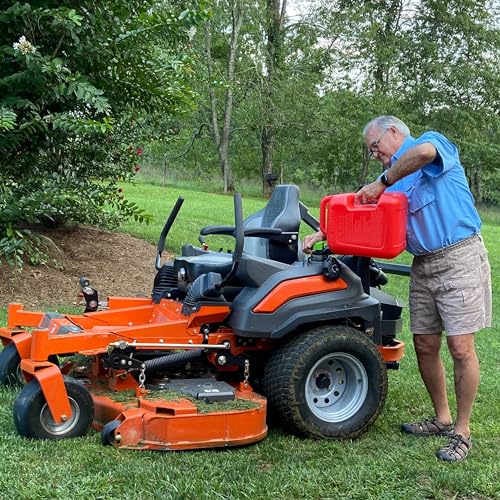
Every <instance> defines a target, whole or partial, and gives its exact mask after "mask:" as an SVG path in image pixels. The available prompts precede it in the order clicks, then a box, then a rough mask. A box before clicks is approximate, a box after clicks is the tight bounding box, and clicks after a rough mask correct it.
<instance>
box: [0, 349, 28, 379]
mask: <svg viewBox="0 0 500 500" xmlns="http://www.w3.org/2000/svg"><path fill="white" fill-rule="evenodd" d="M20 365H21V357H20V356H19V353H18V352H17V348H16V345H15V344H13V343H12V344H9V345H8V346H6V347H4V349H3V351H2V352H0V384H1V385H6V386H11V387H20V386H22V385H24V384H25V381H24V377H23V373H22V371H21V366H20Z"/></svg>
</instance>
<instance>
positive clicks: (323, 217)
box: [319, 195, 333, 234]
mask: <svg viewBox="0 0 500 500" xmlns="http://www.w3.org/2000/svg"><path fill="white" fill-rule="evenodd" d="M332 196H333V195H330V196H325V197H324V198H323V199H322V200H321V203H320V205H319V229H320V230H321V232H322V233H323V234H326V233H327V232H328V231H327V226H328V220H327V219H328V215H327V211H326V205H327V204H328V202H329V201H330V198H331V197H332Z"/></svg>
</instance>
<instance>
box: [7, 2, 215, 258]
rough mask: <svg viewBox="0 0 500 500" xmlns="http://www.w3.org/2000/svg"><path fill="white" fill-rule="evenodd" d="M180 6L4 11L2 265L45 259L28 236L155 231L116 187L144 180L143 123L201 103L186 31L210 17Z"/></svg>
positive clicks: (73, 5) (83, 5)
mask: <svg viewBox="0 0 500 500" xmlns="http://www.w3.org/2000/svg"><path fill="white" fill-rule="evenodd" d="M182 3H183V2H172V3H171V2H154V1H146V2H144V1H142V2H139V1H135V2H125V1H109V2H93V1H86V2H72V1H68V2H62V3H61V2H59V3H56V4H54V3H53V2H31V3H20V2H3V4H2V7H3V9H2V10H0V50H1V52H2V54H3V58H2V60H1V62H0V95H1V96H2V97H1V98H0V172H1V174H0V188H1V189H0V195H1V199H0V205H1V206H2V207H3V208H4V209H3V210H2V213H1V214H0V238H1V237H3V238H4V240H5V242H10V243H9V244H8V245H7V243H5V245H2V246H0V257H1V256H2V255H4V256H6V257H7V260H9V261H10V262H12V259H11V258H10V257H8V256H9V255H16V256H17V257H16V258H15V259H14V261H15V262H16V263H17V264H20V263H21V258H20V256H21V255H22V252H21V251H20V250H15V249H16V248H23V252H25V251H26V252H28V253H29V252H30V251H32V250H33V249H34V248H36V241H35V240H33V239H31V240H30V241H31V242H32V243H33V244H31V243H30V244H28V243H27V241H28V237H29V235H30V233H28V232H26V231H23V230H22V228H23V227H26V226H27V225H33V224H39V223H45V224H60V223H64V222H67V221H73V222H85V223H90V224H97V225H101V226H112V225H116V224H117V222H118V221H119V220H120V219H122V218H124V217H131V216H132V217H134V218H136V219H137V220H143V221H148V219H149V216H148V215H147V214H146V213H145V212H144V211H142V210H140V209H139V208H138V207H137V206H136V205H135V204H133V203H130V202H127V201H126V200H125V199H124V198H123V195H122V194H121V192H120V190H119V189H118V188H117V182H118V181H120V180H131V179H132V178H133V176H134V173H135V171H137V161H138V158H137V155H136V151H137V147H138V146H139V145H140V143H139V142H137V141H138V140H140V136H139V135H138V134H135V135H134V134H133V131H137V130H138V129H139V128H140V122H141V120H142V119H143V116H144V114H145V113H148V112H149V113H150V112H152V111H155V112H158V113H164V114H174V113H177V112H179V110H181V109H183V108H185V107H186V106H189V105H190V104H191V102H192V98H193V94H192V91H191V89H190V87H189V85H188V83H187V75H189V73H190V72H191V65H190V55H189V36H188V30H189V29H190V28H191V27H193V26H195V25H196V24H198V23H200V22H201V21H202V20H203V19H204V17H206V15H207V14H208V12H207V11H206V10H204V9H202V8H201V7H200V6H199V5H197V4H196V3H194V2H193V5H192V7H193V8H189V5H187V2H186V5H182ZM22 239H26V242H24V243H23V242H21V241H20V240H22ZM4 240H2V241H4ZM18 243H19V245H18ZM23 245H24V246H23ZM12 249H14V250H12Z"/></svg>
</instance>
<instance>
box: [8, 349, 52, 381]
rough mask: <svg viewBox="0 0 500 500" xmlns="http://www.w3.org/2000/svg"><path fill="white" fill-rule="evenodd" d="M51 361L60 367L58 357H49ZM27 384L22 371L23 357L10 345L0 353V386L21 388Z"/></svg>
mask: <svg viewBox="0 0 500 500" xmlns="http://www.w3.org/2000/svg"><path fill="white" fill-rule="evenodd" d="M49 361H50V362H51V363H54V364H55V365H56V366H59V359H58V357H57V356H56V355H51V356H49ZM25 383H26V381H25V380H24V376H23V373H22V371H21V357H20V356H19V353H18V352H17V348H16V346H15V344H13V343H12V344H9V345H8V346H7V347H5V348H4V350H3V351H2V352H0V384H1V385H7V386H11V387H21V386H23V385H24V384H25Z"/></svg>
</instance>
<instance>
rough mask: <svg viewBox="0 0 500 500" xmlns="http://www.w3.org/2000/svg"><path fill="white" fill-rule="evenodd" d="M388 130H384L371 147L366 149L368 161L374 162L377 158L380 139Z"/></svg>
mask: <svg viewBox="0 0 500 500" xmlns="http://www.w3.org/2000/svg"><path fill="white" fill-rule="evenodd" d="M389 130H390V129H389V128H386V129H385V130H384V131H383V132H382V133H381V134H380V136H379V138H378V139H377V140H376V141H374V142H372V145H371V146H370V147H369V148H368V156H369V157H370V159H372V160H375V158H376V157H377V153H378V145H379V142H380V141H381V140H382V137H384V134H385V133H386V132H388V131H389Z"/></svg>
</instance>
